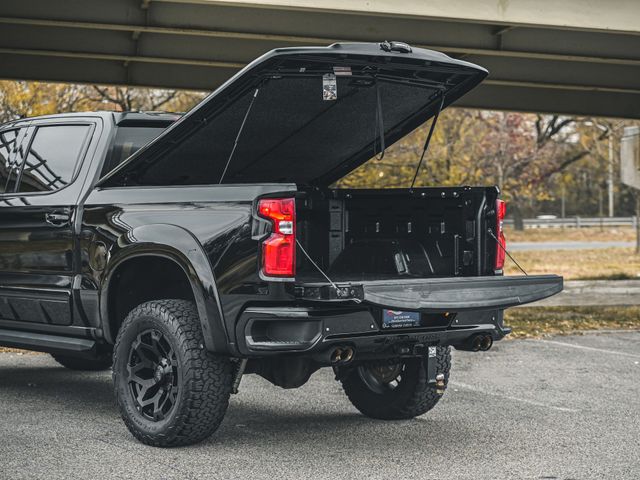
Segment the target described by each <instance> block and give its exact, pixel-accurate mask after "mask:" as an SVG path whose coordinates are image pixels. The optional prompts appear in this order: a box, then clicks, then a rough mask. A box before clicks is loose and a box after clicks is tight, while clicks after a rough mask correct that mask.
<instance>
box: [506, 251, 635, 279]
mask: <svg viewBox="0 0 640 480" xmlns="http://www.w3.org/2000/svg"><path fill="white" fill-rule="evenodd" d="M508 246H509V244H508V243H507V248H508ZM512 255H513V256H514V257H515V259H516V260H517V261H518V263H519V264H520V265H522V267H523V268H524V269H525V270H526V271H527V273H529V274H530V275H531V274H533V275H536V274H545V273H555V274H558V275H562V276H563V277H564V278H565V280H624V279H629V278H640V255H636V254H635V251H634V249H633V248H610V249H594V250H523V251H517V252H513V253H512ZM505 274H506V275H521V273H520V271H519V270H518V268H517V267H516V266H515V265H514V264H513V262H511V261H510V260H509V259H507V261H506V263H505Z"/></svg>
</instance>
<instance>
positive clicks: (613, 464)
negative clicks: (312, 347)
mask: <svg viewBox="0 0 640 480" xmlns="http://www.w3.org/2000/svg"><path fill="white" fill-rule="evenodd" d="M0 478H1V479H11V480H16V479H22V478H25V479H26V478H29V479H33V478H43V479H45V478H46V479H70V478H83V479H92V478H95V479H107V478H119V479H124V478H136V479H151V478H153V479H174V478H175V479H192V478H193V479H195V478H220V479H244V478H247V479H270V480H280V479H306V478H321V479H340V480H345V479H349V480H351V479H360V478H366V479H367V480H372V479H390V478H391V479H426V478H434V479H474V480H477V479H511V478H513V479H547V480H552V479H562V480H569V479H598V478H606V479H616V480H619V479H638V478H640V332H626V333H619V332H618V333H616V332H609V333H599V334H587V335H582V336H566V337H553V338H551V339H549V340H543V341H539V340H511V341H503V342H499V343H497V344H496V345H495V346H494V348H493V349H492V350H491V351H489V352H487V353H467V352H454V359H453V370H452V382H451V384H450V387H449V389H448V391H447V392H446V394H445V396H444V397H443V399H442V401H441V403H440V404H439V405H438V406H437V407H436V408H435V409H434V410H433V411H432V412H430V413H428V414H426V415H424V416H422V417H420V418H417V419H414V420H409V421H398V422H385V421H379V420H371V419H367V418H365V417H363V416H362V415H360V414H359V413H358V412H357V411H356V410H355V409H354V408H353V407H352V406H351V404H350V403H349V402H348V400H347V398H346V397H345V395H344V394H343V393H342V390H341V388H340V386H339V384H338V383H336V382H335V381H334V380H333V377H332V375H331V372H330V371H329V370H326V369H325V370H323V371H320V372H318V373H316V374H315V375H314V376H313V377H312V378H311V380H310V382H309V383H308V384H307V385H305V386H304V387H302V388H301V389H298V390H290V391H286V390H282V389H279V388H277V387H274V386H272V385H270V384H269V383H267V382H266V381H264V380H262V379H260V378H258V377H255V376H247V377H245V378H244V379H243V380H242V384H241V387H240V394H238V395H236V396H233V398H232V401H231V406H230V408H229V411H228V414H227V417H226V419H225V421H224V423H223V425H222V427H221V428H220V430H219V431H218V432H217V433H216V434H215V435H214V436H213V437H211V439H209V440H208V441H206V442H205V443H202V444H200V445H196V446H192V447H187V448H178V449H170V450H166V449H156V448H151V447H147V446H144V445H141V444H139V443H137V442H136V441H135V440H134V439H133V438H132V437H131V436H130V435H129V433H128V431H127V430H126V428H125V427H124V424H123V423H122V422H121V421H120V418H119V415H118V412H117V410H116V408H115V406H114V400H113V395H112V387H111V381H110V375H109V373H107V372H105V373H77V372H71V371H67V370H65V369H64V368H62V367H59V366H57V364H56V363H55V362H53V360H51V359H50V358H49V357H48V356H46V355H30V354H25V355H18V354H15V353H13V354H12V353H4V354H0Z"/></svg>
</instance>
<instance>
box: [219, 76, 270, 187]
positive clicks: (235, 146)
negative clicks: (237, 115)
mask: <svg viewBox="0 0 640 480" xmlns="http://www.w3.org/2000/svg"><path fill="white" fill-rule="evenodd" d="M259 91H260V87H258V88H256V91H255V92H253V97H251V102H250V103H249V106H248V107H247V111H246V113H245V114H244V118H243V119H242V123H241V124H240V128H239V129H238V133H237V134H236V140H235V141H234V142H233V148H232V149H231V153H230V154H229V158H228V159H227V164H226V165H225V166H224V170H223V171H222V175H220V180H219V181H218V183H219V184H220V183H222V180H224V176H225V175H226V174H227V169H228V168H229V164H230V163H231V159H232V158H233V155H234V153H236V148H237V147H238V140H240V135H242V130H244V124H245V123H247V118H249V112H251V107H253V102H255V101H256V97H257V96H258V92H259Z"/></svg>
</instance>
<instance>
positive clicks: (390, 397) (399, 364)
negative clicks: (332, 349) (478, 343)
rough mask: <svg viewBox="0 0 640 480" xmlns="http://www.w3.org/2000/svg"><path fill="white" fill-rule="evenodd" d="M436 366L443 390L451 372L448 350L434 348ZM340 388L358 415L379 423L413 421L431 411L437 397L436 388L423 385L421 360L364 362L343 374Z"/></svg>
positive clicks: (424, 381) (425, 378)
mask: <svg viewBox="0 0 640 480" xmlns="http://www.w3.org/2000/svg"><path fill="white" fill-rule="evenodd" d="M436 362H437V367H436V370H437V372H438V373H439V374H440V373H441V374H444V383H445V388H446V385H447V383H448V381H449V371H450V370H451V351H450V349H449V347H438V350H437V356H436ZM342 387H343V388H344V391H345V393H346V394H347V397H348V398H349V400H350V401H351V403H352V404H353V405H354V406H355V407H356V408H357V409H358V410H360V412H362V413H363V414H364V415H366V416H368V417H371V418H379V419H382V420H401V419H408V418H413V417H417V416H419V415H422V414H424V413H426V412H428V411H429V410H431V409H432V408H433V407H435V406H436V404H437V403H438V401H439V400H440V397H441V395H440V394H439V393H438V392H437V391H436V386H435V385H433V384H429V383H427V369H426V365H425V361H424V359H423V358H406V359H394V360H380V361H371V362H365V363H363V364H360V365H357V366H354V367H352V368H350V369H349V371H348V372H346V373H345V375H344V378H343V379H342Z"/></svg>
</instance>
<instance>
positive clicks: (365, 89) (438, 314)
mask: <svg viewBox="0 0 640 480" xmlns="http://www.w3.org/2000/svg"><path fill="white" fill-rule="evenodd" d="M486 75H487V72H486V70H484V69H483V68H481V67H478V66H476V65H473V64H470V63H467V62H463V61H460V60H455V59H452V58H449V57H447V56H446V55H443V54H441V53H437V52H433V51H429V50H423V49H418V48H414V49H412V48H411V47H409V46H408V45H405V44H402V43H397V42H383V43H381V44H335V45H332V46H329V47H309V48H284V49H278V50H274V51H272V52H269V53H267V54H265V55H264V56H262V57H260V58H258V59H257V60H255V61H254V62H252V63H251V64H249V65H248V66H247V67H246V68H244V69H242V70H241V71H240V72H239V73H238V74H236V75H235V76H234V77H233V78H231V79H230V80H229V81H228V82H226V83H225V84H224V85H223V86H222V87H220V88H219V89H218V90H216V91H215V92H214V93H213V94H211V95H210V96H209V97H207V98H206V99H205V100H204V101H203V102H201V103H200V104H199V105H198V106H197V107H195V108H194V109H193V110H191V111H190V112H189V113H188V114H186V115H184V116H180V115H173V114H167V113H140V112H129V113H113V112H97V113H77V114H65V115H54V116H47V117H39V118H30V119H23V120H19V121H16V122H12V123H9V124H5V125H3V126H1V127H0V140H1V142H0V162H2V165H1V168H0V174H1V175H2V177H3V178H2V179H1V182H0V184H1V185H2V186H1V187H0V188H1V193H0V198H1V202H0V345H4V346H10V347H18V348H25V349H31V350H38V351H42V352H48V353H51V354H52V355H53V357H54V358H55V359H56V360H57V361H58V362H59V363H60V364H62V365H64V366H65V367H68V368H71V369H78V370H98V369H107V368H109V367H111V368H112V369H113V380H114V384H115V396H116V399H117V403H118V406H119V409H120V411H121V414H122V417H123V419H124V421H125V423H126V425H127V427H128V428H129V430H130V431H131V432H132V433H133V435H135V437H136V438H138V439H139V440H141V441H142V442H145V443H147V444H151V445H156V446H175V445H184V444H189V443H194V442H198V441H200V440H202V439H204V438H206V437H207V436H209V435H210V434H211V433H212V432H214V431H215V430H216V429H217V428H218V426H219V425H220V422H221V421H222V419H223V416H224V414H225V411H226V409H227V405H228V402H229V396H230V394H231V393H235V392H237V390H238V386H239V384H240V380H241V378H242V375H243V374H248V373H253V374H258V375H261V376H262V377H264V378H266V379H268V380H269V381H271V382H272V383H274V384H275V385H279V386H281V387H284V388H295V387H299V386H301V385H303V384H304V383H305V382H306V381H307V380H308V379H309V377H310V376H311V374H312V373H313V372H315V371H316V370H317V369H319V368H322V367H332V368H333V369H334V371H335V374H336V379H337V380H339V381H340V382H341V383H342V385H343V387H344V390H345V392H346V394H347V396H348V398H349V400H350V401H351V402H352V403H353V404H354V406H355V407H356V408H357V409H358V410H360V411H361V412H362V413H363V414H365V415H367V416H370V417H373V418H380V419H406V418H411V417H415V416H417V415H421V414H423V413H425V412H427V411H428V410H429V409H431V408H432V407H433V406H434V405H435V404H436V403H437V402H438V400H439V398H440V395H441V394H442V393H443V392H444V389H445V388H446V385H447V381H448V378H449V370H450V347H451V346H453V347H455V348H457V349H462V350H471V351H479V350H488V349H489V348H490V347H491V345H492V343H493V342H494V341H496V340H500V339H502V338H503V337H504V336H505V335H506V334H507V333H509V328H508V327H506V326H504V325H503V310H504V309H505V308H507V307H511V306H515V305H521V304H524V303H527V302H532V301H534V300H538V299H541V298H544V297H548V296H550V295H553V294H555V293H557V292H559V291H560V290H561V289H562V278H561V277H558V276H554V275H545V276H503V274H502V273H503V272H502V269H503V264H504V260H505V252H506V250H505V239H504V235H503V232H502V218H503V216H504V213H505V208H504V203H503V202H502V201H501V200H500V199H499V198H498V197H499V190H498V188H497V187H469V186H460V187H447V188H422V187H416V186H414V185H412V186H409V185H407V188H396V189H384V190H358V189H352V190H346V189H339V188H335V187H334V185H335V182H336V181H337V180H339V179H340V178H342V177H343V176H345V175H346V174H347V173H349V172H351V171H352V170H354V169H355V168H357V167H358V166H359V165H361V164H363V163H364V162H365V161H367V160H369V159H371V158H373V157H376V156H377V157H380V156H382V155H384V150H385V147H386V146H388V145H390V144H392V143H394V142H395V141H397V140H398V139H400V138H402V137H403V136H405V135H406V134H407V133H409V132H410V131H412V130H413V129H415V128H416V127H418V126H419V125H421V124H423V123H424V122H425V121H427V120H429V119H430V118H433V121H435V120H436V119H437V115H438V113H439V112H440V110H441V109H442V108H444V107H446V106H447V105H449V104H451V103H452V102H454V101H455V100H456V99H458V98H459V97H460V96H461V95H463V94H464V93H466V92H467V91H469V90H470V89H471V88H473V87H474V86H476V85H477V84H478V83H480V82H481V81H482V79H483V78H484V77H485V76H486ZM425 150H426V145H425ZM374 161H375V160H374ZM419 161H420V159H418V158H416V165H418V163H419ZM426 168H428V167H426Z"/></svg>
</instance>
